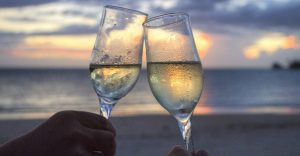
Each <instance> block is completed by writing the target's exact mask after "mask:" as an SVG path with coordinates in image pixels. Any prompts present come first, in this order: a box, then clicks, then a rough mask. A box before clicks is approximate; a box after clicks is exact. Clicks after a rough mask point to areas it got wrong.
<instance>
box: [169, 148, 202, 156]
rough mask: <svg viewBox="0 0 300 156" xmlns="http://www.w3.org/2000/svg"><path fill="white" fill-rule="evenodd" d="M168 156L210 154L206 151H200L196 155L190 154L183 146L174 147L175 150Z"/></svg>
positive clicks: (200, 155) (194, 154)
mask: <svg viewBox="0 0 300 156" xmlns="http://www.w3.org/2000/svg"><path fill="white" fill-rule="evenodd" d="M168 156H208V154H207V152H206V151H204V150H199V151H197V152H195V153H189V152H188V151H187V150H185V149H184V148H182V147H181V146H174V147H173V149H172V150H171V151H170V152H169V154H168Z"/></svg>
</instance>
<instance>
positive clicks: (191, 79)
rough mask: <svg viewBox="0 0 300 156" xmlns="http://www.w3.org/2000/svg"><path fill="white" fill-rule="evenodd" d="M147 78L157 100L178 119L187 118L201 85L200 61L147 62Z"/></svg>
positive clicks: (196, 99) (197, 98)
mask: <svg viewBox="0 0 300 156" xmlns="http://www.w3.org/2000/svg"><path fill="white" fill-rule="evenodd" d="M147 68H148V80H149V83H150V87H151V90H152V92H153V95H154V96H155V98H156V99H157V101H158V102H159V103H160V104H161V105H162V106H163V107H164V108H165V109H167V110H168V111H169V112H170V113H171V114H173V115H174V116H175V117H176V118H177V119H178V120H188V118H189V117H190V115H191V113H192V111H193V109H194V107H195V106H196V104H197V103H198V101H199V98H200V96H201V92H202V87H203V86H202V85H203V75H202V74H203V73H202V66H201V63H200V62H148V64H147Z"/></svg>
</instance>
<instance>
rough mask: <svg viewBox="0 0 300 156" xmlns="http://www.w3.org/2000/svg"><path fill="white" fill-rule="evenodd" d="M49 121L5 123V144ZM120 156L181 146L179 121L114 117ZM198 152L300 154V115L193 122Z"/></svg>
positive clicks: (219, 155)
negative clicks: (199, 150) (201, 150)
mask: <svg viewBox="0 0 300 156" xmlns="http://www.w3.org/2000/svg"><path fill="white" fill-rule="evenodd" d="M43 120H44V119H30V120H29V119H27V120H15V119H13V120H7V119H6V120H0V143H3V142H5V141H7V140H9V139H12V138H14V137H16V136H19V135H21V134H23V133H26V132H27V131H29V130H30V129H32V128H33V127H35V126H37V125H38V124H40V123H41V122H43ZM111 120H112V122H113V124H114V125H115V127H116V129H117V132H118V136H117V143H118V145H117V156H163V155H166V153H167V152H168V150H169V149H170V148H171V147H172V146H173V145H176V144H182V140H181V138H180V135H179V130H178V128H177V125H176V122H175V120H174V119H173V118H172V117H171V116H167V115H159V116H158V115H155V116H151V115H148V116H147V115H143V116H131V117H112V118H111ZM193 135H194V141H195V146H196V148H198V149H199V148H201V149H206V150H207V151H208V152H209V154H210V155H211V156H298V155H300V115H282V114H281V115H279V114H275V115H274V114H273V115H272V114H247V115H245V114H243V115H240V114H232V115H229V114H226V115H220V114H219V115H216V114H215V115H203V116H195V117H194V118H193Z"/></svg>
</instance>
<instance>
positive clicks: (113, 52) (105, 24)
mask: <svg viewBox="0 0 300 156" xmlns="http://www.w3.org/2000/svg"><path fill="white" fill-rule="evenodd" d="M146 19H147V14H145V13H143V12H140V11H136V10H130V9H126V8H122V7H116V6H105V7H104V11H103V14H102V18H101V22H100V28H99V31H98V35H97V39H96V42H95V46H94V48H93V52H92V56H91V61H90V77H91V80H92V84H93V87H94V90H95V92H96V94H97V96H98V98H99V106H100V113H101V115H103V116H104V117H106V118H108V117H109V116H110V114H111V111H112V109H113V107H114V106H115V104H116V103H117V102H118V100H120V99H121V98H122V97H124V96H125V95H126V94H127V93H128V92H129V91H130V90H131V89H132V88H133V86H134V85H135V83H136V81H137V79H138V76H139V73H140V70H141V63H142V50H143V41H144V29H143V25H142V24H143V23H144V22H145V20H146Z"/></svg>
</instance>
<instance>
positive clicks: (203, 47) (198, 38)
mask: <svg viewBox="0 0 300 156" xmlns="http://www.w3.org/2000/svg"><path fill="white" fill-rule="evenodd" d="M193 36H194V39H195V44H196V47H197V50H198V53H199V55H200V58H201V59H203V58H204V57H205V56H206V54H207V52H208V50H209V48H210V47H211V46H212V43H213V42H212V37H210V36H209V35H208V34H206V33H204V32H201V31H199V30H196V29H195V30H193Z"/></svg>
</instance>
